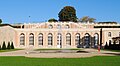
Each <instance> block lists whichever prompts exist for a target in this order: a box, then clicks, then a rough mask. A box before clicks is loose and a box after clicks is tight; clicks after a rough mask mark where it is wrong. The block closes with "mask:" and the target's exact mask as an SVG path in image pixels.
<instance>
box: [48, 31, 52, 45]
mask: <svg viewBox="0 0 120 66" xmlns="http://www.w3.org/2000/svg"><path fill="white" fill-rule="evenodd" d="M52 38H53V36H52V34H51V33H50V34H48V45H52V41H53V39H52Z"/></svg>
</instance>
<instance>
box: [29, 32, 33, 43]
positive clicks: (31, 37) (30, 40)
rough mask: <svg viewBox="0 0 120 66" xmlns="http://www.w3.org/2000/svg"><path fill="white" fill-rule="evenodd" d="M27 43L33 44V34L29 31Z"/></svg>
mask: <svg viewBox="0 0 120 66" xmlns="http://www.w3.org/2000/svg"><path fill="white" fill-rule="evenodd" d="M29 45H34V34H33V33H30V35H29Z"/></svg>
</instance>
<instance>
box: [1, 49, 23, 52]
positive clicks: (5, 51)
mask: <svg viewBox="0 0 120 66" xmlns="http://www.w3.org/2000/svg"><path fill="white" fill-rule="evenodd" d="M17 50H22V49H10V50H0V52H11V51H17Z"/></svg>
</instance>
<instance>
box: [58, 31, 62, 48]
mask: <svg viewBox="0 0 120 66" xmlns="http://www.w3.org/2000/svg"><path fill="white" fill-rule="evenodd" d="M57 48H62V35H61V33H58V35H57Z"/></svg>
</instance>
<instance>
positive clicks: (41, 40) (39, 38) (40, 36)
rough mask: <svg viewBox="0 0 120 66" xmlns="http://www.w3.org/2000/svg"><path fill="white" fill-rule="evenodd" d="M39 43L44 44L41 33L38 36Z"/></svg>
mask: <svg viewBox="0 0 120 66" xmlns="http://www.w3.org/2000/svg"><path fill="white" fill-rule="evenodd" d="M38 44H39V45H43V34H41V33H40V34H39V37H38Z"/></svg>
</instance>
